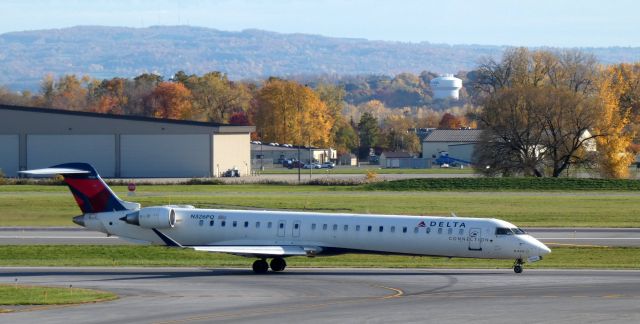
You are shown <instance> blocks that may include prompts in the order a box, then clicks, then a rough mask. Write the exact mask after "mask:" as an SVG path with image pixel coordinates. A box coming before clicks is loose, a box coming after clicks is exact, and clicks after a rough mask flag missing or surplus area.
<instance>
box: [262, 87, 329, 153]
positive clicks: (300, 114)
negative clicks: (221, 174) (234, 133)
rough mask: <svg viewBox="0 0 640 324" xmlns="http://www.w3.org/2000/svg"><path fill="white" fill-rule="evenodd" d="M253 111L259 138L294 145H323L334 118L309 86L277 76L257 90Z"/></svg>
mask: <svg viewBox="0 0 640 324" xmlns="http://www.w3.org/2000/svg"><path fill="white" fill-rule="evenodd" d="M254 114H255V123H256V128H257V132H258V133H260V134H261V137H262V140H263V141H267V142H279V143H292V144H295V145H308V144H309V143H311V145H314V146H322V147H324V146H327V145H328V144H329V139H330V134H331V132H330V130H331V128H332V126H333V123H334V122H335V121H334V120H333V118H332V116H331V114H330V112H329V111H328V109H327V106H326V104H325V103H324V102H322V101H321V100H320V98H319V96H318V95H317V94H316V93H315V92H314V91H313V90H312V89H311V88H309V87H306V86H303V85H301V84H299V83H297V82H294V81H286V80H281V79H277V78H271V79H269V80H268V81H267V83H266V84H265V85H264V86H263V87H262V88H261V89H260V91H259V92H258V94H257V97H256V111H255V113H254Z"/></svg>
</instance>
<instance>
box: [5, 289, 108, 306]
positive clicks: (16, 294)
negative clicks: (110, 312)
mask: <svg viewBox="0 0 640 324" xmlns="http://www.w3.org/2000/svg"><path fill="white" fill-rule="evenodd" d="M116 298H117V296H116V295H115V294H113V293H110V292H106V291H99V290H92V289H83V288H73V287H65V288H59V287H42V286H26V285H11V284H0V305H61V304H79V303H90V302H97V301H106V300H113V299H116Z"/></svg>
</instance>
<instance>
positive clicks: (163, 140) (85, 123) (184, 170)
mask: <svg viewBox="0 0 640 324" xmlns="http://www.w3.org/2000/svg"><path fill="white" fill-rule="evenodd" d="M254 130H255V127H253V126H231V125H225V124H214V123H205V122H194V121H182V120H170V119H158V118H148V117H137V116H121V115H109V114H98V113H88V112H77V111H67V110H58V109H44V108H31V107H19V106H8V105H0V169H1V170H2V172H4V174H5V175H6V176H8V177H16V176H17V175H18V171H19V170H26V169H34V168H42V167H49V166H52V165H55V164H60V163H65V162H88V163H91V164H92V165H93V166H94V167H95V168H96V169H97V170H98V172H99V173H100V175H102V176H103V177H108V178H165V177H166V178H192V177H217V176H220V175H221V174H222V173H224V172H225V171H226V170H228V169H233V168H236V169H237V170H238V171H239V173H240V175H248V174H249V173H250V170H251V156H250V134H251V132H253V131H254Z"/></svg>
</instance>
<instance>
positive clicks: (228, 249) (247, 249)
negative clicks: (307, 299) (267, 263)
mask: <svg viewBox="0 0 640 324" xmlns="http://www.w3.org/2000/svg"><path fill="white" fill-rule="evenodd" d="M185 248H191V249H194V250H196V251H204V252H219V253H229V254H235V255H240V256H246V257H273V256H298V255H300V256H315V255H316V254H318V253H319V252H320V250H321V248H320V247H316V246H299V245H256V246H247V245H239V246H229V245H224V246H209V245H207V246H185Z"/></svg>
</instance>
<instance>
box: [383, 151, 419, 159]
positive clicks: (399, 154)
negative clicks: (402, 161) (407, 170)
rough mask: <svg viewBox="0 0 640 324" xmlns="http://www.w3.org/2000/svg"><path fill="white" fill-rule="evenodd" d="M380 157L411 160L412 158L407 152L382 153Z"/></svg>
mask: <svg viewBox="0 0 640 324" xmlns="http://www.w3.org/2000/svg"><path fill="white" fill-rule="evenodd" d="M381 155H384V157H385V158H386V159H388V158H411V157H413V156H412V155H411V154H409V153H408V152H382V154H381Z"/></svg>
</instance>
